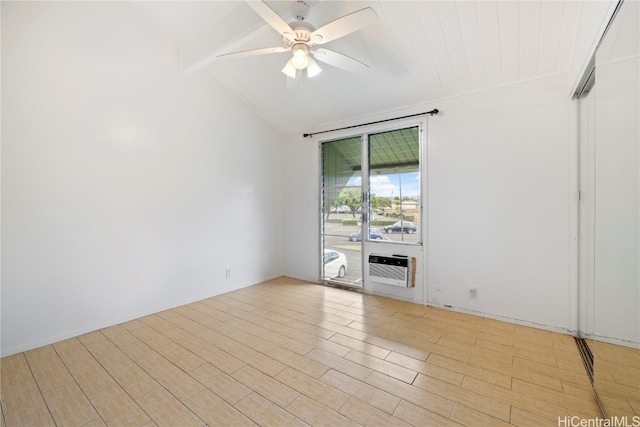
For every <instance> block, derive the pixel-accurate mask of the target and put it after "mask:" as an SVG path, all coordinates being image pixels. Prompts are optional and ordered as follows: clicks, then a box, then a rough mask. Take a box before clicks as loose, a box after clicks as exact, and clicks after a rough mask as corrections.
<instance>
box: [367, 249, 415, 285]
mask: <svg viewBox="0 0 640 427" xmlns="http://www.w3.org/2000/svg"><path fill="white" fill-rule="evenodd" d="M368 265H369V279H370V280H371V281H373V282H376V283H382V284H385V285H392V286H399V287H403V288H410V287H413V286H414V285H415V284H414V282H415V280H413V279H414V274H413V273H415V269H414V265H415V258H409V257H407V256H405V255H380V254H371V255H369V263H368Z"/></svg>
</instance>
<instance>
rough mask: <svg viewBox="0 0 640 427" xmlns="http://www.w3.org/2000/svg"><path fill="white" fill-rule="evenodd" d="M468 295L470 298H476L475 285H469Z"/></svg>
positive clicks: (476, 289) (476, 290)
mask: <svg viewBox="0 0 640 427" xmlns="http://www.w3.org/2000/svg"><path fill="white" fill-rule="evenodd" d="M469 296H470V297H471V298H476V297H477V296H478V288H476V287H475V286H469Z"/></svg>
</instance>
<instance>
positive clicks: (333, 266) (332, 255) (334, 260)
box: [324, 249, 347, 278]
mask: <svg viewBox="0 0 640 427" xmlns="http://www.w3.org/2000/svg"><path fill="white" fill-rule="evenodd" d="M346 272H347V257H346V256H345V255H344V254H343V253H342V252H338V251H334V250H332V249H325V250H324V277H325V278H333V277H344V275H345V273H346Z"/></svg>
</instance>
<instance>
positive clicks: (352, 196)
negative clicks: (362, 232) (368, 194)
mask: <svg viewBox="0 0 640 427" xmlns="http://www.w3.org/2000/svg"><path fill="white" fill-rule="evenodd" d="M361 198H362V191H361V190H360V188H359V187H345V188H343V189H342V191H340V194H338V197H337V198H336V200H335V202H334V203H333V205H334V206H349V209H350V210H351V215H352V216H353V217H354V218H355V217H356V211H357V210H358V208H359V207H360V201H361Z"/></svg>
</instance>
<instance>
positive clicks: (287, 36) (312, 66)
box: [218, 0, 378, 80]
mask: <svg viewBox="0 0 640 427" xmlns="http://www.w3.org/2000/svg"><path fill="white" fill-rule="evenodd" d="M247 4H248V5H249V6H250V7H251V8H252V9H253V10H254V11H255V12H256V13H257V14H258V15H260V16H261V17H262V19H264V20H265V21H266V22H267V23H268V24H269V25H271V27H273V28H274V29H275V30H276V31H277V32H278V33H279V34H280V35H281V36H282V42H283V44H284V45H283V46H277V47H266V48H261V49H251V50H243V51H239V52H231V53H225V54H221V55H218V56H219V57H226V56H233V57H242V56H253V55H265V54H270V53H280V52H287V51H291V52H292V55H291V58H290V59H289V61H287V63H286V65H285V66H284V68H283V69H282V72H283V73H284V74H286V75H287V77H288V79H287V80H289V79H295V80H298V78H299V77H300V75H301V74H302V71H303V70H306V72H307V77H314V76H316V75H318V74H319V73H320V71H322V70H321V69H320V66H319V65H318V63H317V62H316V61H315V60H316V59H317V60H318V61H321V62H324V63H327V64H329V65H333V66H334V67H337V68H341V69H343V70H347V71H351V72H360V71H364V70H366V69H368V68H369V66H368V65H366V64H364V63H362V62H360V61H358V60H357V59H354V58H351V57H349V56H346V55H343V54H341V53H338V52H335V51H333V50H329V49H325V48H321V47H319V46H321V45H323V44H325V43H328V42H330V41H333V40H336V39H338V38H340V37H343V36H346V35H347V34H350V33H353V32H355V31H358V30H359V29H361V28H363V27H365V26H367V25H369V24H371V23H373V22H375V21H376V20H377V19H378V16H377V15H376V12H375V11H374V10H373V9H372V8H370V7H367V8H364V9H360V10H358V11H355V12H352V13H349V14H347V15H344V16H342V17H340V18H338V19H335V20H333V21H331V22H329V23H328V24H326V25H323V26H322V27H320V28H318V29H316V28H315V27H314V26H313V25H311V24H310V23H309V22H307V21H306V18H307V17H308V16H309V12H310V10H311V7H310V6H309V4H308V3H306V2H305V1H304V0H298V1H296V3H295V4H294V5H293V6H292V12H293V16H294V17H295V18H296V20H295V21H294V22H291V23H287V21H285V20H284V19H283V18H282V17H281V16H280V15H278V13H276V12H275V11H274V10H273V9H272V8H271V7H270V6H269V5H268V4H267V3H265V2H264V1H247Z"/></svg>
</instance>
